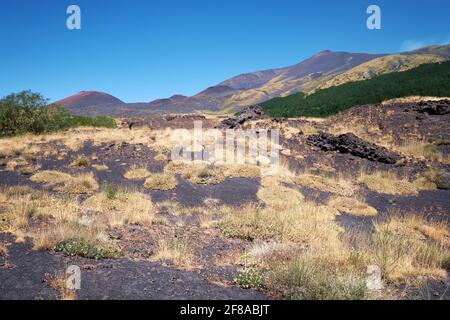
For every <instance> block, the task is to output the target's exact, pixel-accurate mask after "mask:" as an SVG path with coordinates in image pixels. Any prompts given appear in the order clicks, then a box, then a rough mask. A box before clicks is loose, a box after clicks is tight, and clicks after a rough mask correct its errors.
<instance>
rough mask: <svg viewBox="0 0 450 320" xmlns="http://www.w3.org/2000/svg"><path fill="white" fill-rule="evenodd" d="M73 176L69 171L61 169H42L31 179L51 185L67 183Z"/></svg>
mask: <svg viewBox="0 0 450 320" xmlns="http://www.w3.org/2000/svg"><path fill="white" fill-rule="evenodd" d="M71 178H72V176H71V175H70V174H68V173H64V172H60V171H50V170H49V171H41V172H38V173H36V174H35V175H33V176H32V177H31V178H30V180H31V181H33V182H37V183H45V184H50V185H56V184H61V183H65V182H66V181H68V180H70V179H71Z"/></svg>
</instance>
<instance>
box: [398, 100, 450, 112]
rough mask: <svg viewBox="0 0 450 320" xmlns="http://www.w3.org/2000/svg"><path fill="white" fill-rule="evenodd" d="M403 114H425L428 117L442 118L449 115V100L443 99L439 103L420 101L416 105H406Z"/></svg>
mask: <svg viewBox="0 0 450 320" xmlns="http://www.w3.org/2000/svg"><path fill="white" fill-rule="evenodd" d="M404 111H405V112H410V111H413V112H418V113H426V114H429V115H437V116H442V115H444V114H448V113H450V100H447V99H444V100H439V101H421V102H419V103H418V104H416V105H408V106H406V108H405V109H404Z"/></svg>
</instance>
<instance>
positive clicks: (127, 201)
mask: <svg viewBox="0 0 450 320" xmlns="http://www.w3.org/2000/svg"><path fill="white" fill-rule="evenodd" d="M84 206H86V207H88V208H90V209H92V210H95V211H98V212H99V213H100V216H101V217H102V218H104V219H105V220H106V221H107V223H108V225H110V226H112V227H117V226H123V225H127V224H137V225H142V226H149V225H151V224H152V221H153V218H154V214H155V206H154V205H153V202H152V201H151V199H150V198H149V197H148V196H147V195H145V194H143V193H140V192H132V191H127V190H123V189H119V190H117V191H116V192H115V193H108V192H106V191H102V192H100V193H97V194H95V195H93V196H92V197H90V198H88V199H87V200H86V201H85V202H84Z"/></svg>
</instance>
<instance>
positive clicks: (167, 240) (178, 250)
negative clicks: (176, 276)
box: [151, 235, 201, 271]
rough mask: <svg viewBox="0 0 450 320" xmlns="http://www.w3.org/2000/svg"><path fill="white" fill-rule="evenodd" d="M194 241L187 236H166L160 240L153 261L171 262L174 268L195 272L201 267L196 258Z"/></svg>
mask: <svg viewBox="0 0 450 320" xmlns="http://www.w3.org/2000/svg"><path fill="white" fill-rule="evenodd" d="M191 243H192V241H191V239H189V238H188V237H187V236H184V235H182V236H177V235H165V236H162V237H161V238H160V239H158V242H157V246H156V250H155V254H154V255H153V256H152V257H151V260H152V261H170V262H171V263H173V265H174V267H176V268H178V269H181V270H187V271H193V270H197V269H199V268H200V267H201V265H200V263H199V261H198V259H197V258H196V256H195V253H194V248H193V247H192V245H191Z"/></svg>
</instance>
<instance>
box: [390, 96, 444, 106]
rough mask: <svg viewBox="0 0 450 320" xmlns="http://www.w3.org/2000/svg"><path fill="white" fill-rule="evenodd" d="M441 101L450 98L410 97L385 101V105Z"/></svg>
mask: <svg viewBox="0 0 450 320" xmlns="http://www.w3.org/2000/svg"><path fill="white" fill-rule="evenodd" d="M440 100H450V97H427V96H425V97H424V96H410V97H403V98H395V99H390V100H386V101H383V102H382V104H383V105H389V104H398V103H417V102H422V101H440Z"/></svg>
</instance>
